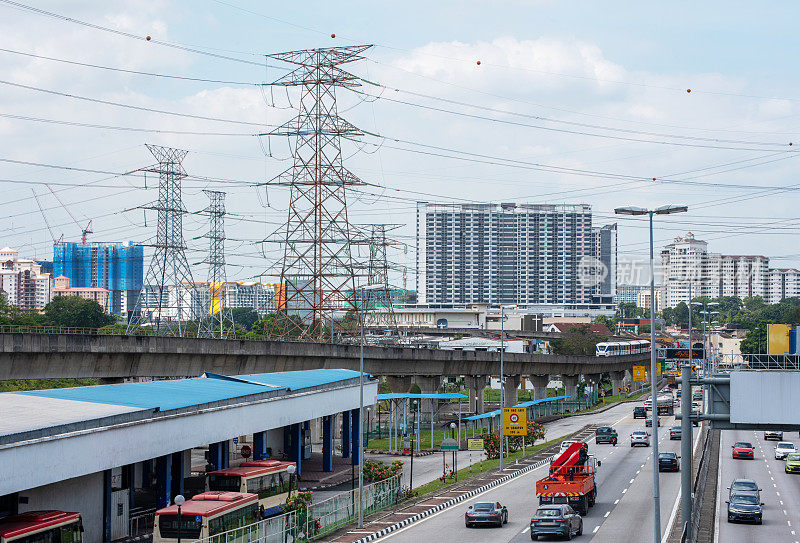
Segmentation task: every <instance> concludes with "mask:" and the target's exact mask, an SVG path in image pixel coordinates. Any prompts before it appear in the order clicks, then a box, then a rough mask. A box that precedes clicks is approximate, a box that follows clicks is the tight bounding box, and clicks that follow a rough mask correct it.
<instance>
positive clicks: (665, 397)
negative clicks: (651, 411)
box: [656, 393, 675, 416]
mask: <svg viewBox="0 0 800 543" xmlns="http://www.w3.org/2000/svg"><path fill="white" fill-rule="evenodd" d="M656 406H657V413H658V414H659V415H667V416H671V415H674V414H675V400H674V398H673V397H672V393H669V394H659V395H658V397H657V398H656Z"/></svg>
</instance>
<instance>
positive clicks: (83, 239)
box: [37, 183, 94, 245]
mask: <svg viewBox="0 0 800 543" xmlns="http://www.w3.org/2000/svg"><path fill="white" fill-rule="evenodd" d="M44 186H45V187H47V189H48V190H49V191H50V192H51V193H52V195H53V196H55V198H56V200H58V203H59V204H61V207H63V208H64V211H66V212H67V214H68V215H69V216H70V218H71V219H72V222H74V223H75V224H76V225H78V228H80V229H81V243H82V244H84V245H85V244H86V237H87V235H88V234H93V233H94V232H93V231H92V220H91V219H89V222H88V223H86V226H81V224H80V223H79V222H78V220H77V219H76V218H75V216H74V215H73V214H72V213H71V212H70V210H69V208H68V207H67V206H65V205H64V202H62V201H61V198H59V197H58V194H56V191H54V190H53V189H52V188H51V187H50V185H48V184H46V183H45V185H44ZM37 203H38V200H37ZM41 208H42V206H39V209H40V210H41ZM42 215H44V212H42ZM46 222H47V219H45V223H46ZM51 236H52V233H51ZM53 241H55V239H54V240H53Z"/></svg>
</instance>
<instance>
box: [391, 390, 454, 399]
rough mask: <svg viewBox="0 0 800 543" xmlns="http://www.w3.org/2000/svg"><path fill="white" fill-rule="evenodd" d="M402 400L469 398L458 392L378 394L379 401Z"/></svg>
mask: <svg viewBox="0 0 800 543" xmlns="http://www.w3.org/2000/svg"><path fill="white" fill-rule="evenodd" d="M402 398H411V399H415V398H420V399H428V400H430V399H438V400H464V399H466V398H467V396H464V395H463V394H459V393H457V392H443V393H441V394H402V393H395V392H392V393H390V394H378V400H398V399H402Z"/></svg>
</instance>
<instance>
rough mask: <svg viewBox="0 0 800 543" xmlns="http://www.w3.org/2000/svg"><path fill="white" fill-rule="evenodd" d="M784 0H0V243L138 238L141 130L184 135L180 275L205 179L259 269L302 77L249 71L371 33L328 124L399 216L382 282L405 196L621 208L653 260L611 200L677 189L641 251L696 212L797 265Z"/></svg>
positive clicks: (29, 252)
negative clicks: (87, 230) (280, 130)
mask: <svg viewBox="0 0 800 543" xmlns="http://www.w3.org/2000/svg"><path fill="white" fill-rule="evenodd" d="M798 12H800V5H797V4H796V3H792V2H773V3H770V4H769V5H767V6H763V5H755V4H752V3H745V2H725V3H723V2H704V3H702V4H697V3H690V2H680V1H679V2H672V3H670V4H668V5H658V4H652V3H630V2H625V3H622V2H613V1H612V2H602V3H599V2H589V1H585V2H581V1H576V2H553V1H547V0H541V1H537V0H529V1H516V0H497V1H484V2H477V1H475V2H471V1H461V2H452V1H447V0H440V1H439V2H433V3H431V2H416V1H406V2H402V3H401V2H393V1H385V2H359V1H345V0H343V1H340V2H315V1H307V2H293V3H288V2H248V1H245V0H194V1H191V2H189V1H178V0H154V1H148V2H142V1H133V0H119V1H115V2H97V1H90V0H74V1H71V2H69V3H64V2H56V1H51V0H46V1H40V2H33V0H25V1H24V2H17V1H11V0H0V32H1V34H0V35H2V36H3V37H2V38H0V74H2V75H0V104H2V107H0V142H2V151H0V172H2V173H0V188H2V190H3V198H2V200H0V209H2V211H3V212H4V216H5V220H4V221H3V224H4V227H3V229H2V232H3V233H2V239H0V245H3V246H5V245H8V246H11V247H15V248H18V249H19V250H20V252H21V253H22V256H25V257H36V258H41V259H45V258H52V243H53V239H62V236H63V239H64V240H66V241H76V240H78V239H79V238H80V233H81V230H82V229H83V228H84V227H85V226H86V224H87V223H88V221H90V220H91V223H92V224H91V229H92V230H93V233H91V234H89V240H90V241H128V240H129V241H133V242H136V243H145V244H148V243H153V241H154V236H155V225H156V214H155V211H153V210H151V209H150V210H148V209H147V208H148V207H152V205H153V202H154V201H155V200H156V198H157V187H158V186H157V178H156V175H155V174H153V173H149V174H145V173H143V172H142V171H141V169H142V168H147V167H148V166H150V165H152V164H153V163H154V159H153V157H152V155H151V154H150V153H149V152H148V150H147V148H146V147H145V144H146V143H151V144H156V145H165V146H171V147H176V148H180V149H185V150H187V151H188V154H187V156H186V158H185V160H184V162H183V164H184V167H185V169H186V170H187V172H188V174H189V177H188V178H186V179H184V180H183V200H184V204H185V206H186V208H187V211H188V213H187V215H185V217H184V236H185V238H186V242H187V245H188V247H189V249H188V259H189V262H190V263H191V264H192V266H191V267H192V270H193V273H194V274H195V279H196V280H204V279H205V275H206V273H207V268H206V267H205V264H204V263H203V261H204V260H205V259H206V257H207V247H208V240H207V239H206V238H204V237H203V236H204V235H205V234H206V232H207V230H208V217H207V216H206V215H204V214H203V213H202V212H203V210H204V209H205V208H206V206H207V205H208V199H207V197H206V196H205V194H204V193H203V190H204V189H210V190H223V191H225V192H226V193H227V199H226V204H227V210H228V212H229V215H228V216H227V217H226V235H227V237H228V238H229V239H228V240H227V242H226V258H227V275H228V278H229V279H236V280H242V281H252V280H265V281H272V280H274V279H275V275H276V274H277V273H279V271H280V261H281V254H282V246H281V244H280V239H281V227H282V225H283V223H284V222H285V220H286V217H287V205H288V191H287V189H286V188H285V187H280V186H270V185H269V184H267V185H264V183H265V182H268V181H270V180H272V179H273V178H274V177H275V176H277V175H278V174H280V173H281V172H282V171H284V170H286V168H288V167H289V166H290V165H291V147H290V142H289V140H288V139H287V138H285V137H281V136H270V137H260V136H257V135H256V134H262V133H264V132H268V131H270V130H271V129H273V128H274V127H275V126H278V125H280V124H282V123H284V122H286V121H288V120H289V119H291V118H292V117H293V116H294V114H295V111H296V109H295V108H296V107H297V105H298V95H297V94H296V93H295V90H294V89H293V90H289V91H287V89H285V88H284V87H276V86H263V85H261V84H263V83H267V82H272V81H274V80H276V79H278V78H280V77H281V76H283V75H285V74H286V73H287V72H288V70H289V68H288V67H287V66H286V65H284V64H282V63H281V62H279V61H277V60H274V59H269V61H267V60H266V57H265V55H266V54H270V53H278V52H283V51H292V50H297V49H307V48H316V47H336V46H344V45H355V44H371V45H373V47H371V48H370V49H368V50H367V51H366V52H365V53H364V56H365V58H364V59H363V60H361V61H359V62H354V63H352V64H349V65H347V69H348V70H350V71H351V72H352V73H354V74H356V75H358V76H360V77H362V78H363V79H364V80H366V81H368V83H364V84H363V85H362V86H361V87H358V88H356V89H354V90H340V91H338V94H337V104H338V110H339V114H340V115H341V116H342V117H344V118H346V119H347V120H348V121H350V122H351V123H353V124H354V125H356V126H358V127H360V128H361V129H362V130H364V131H365V135H364V136H362V137H360V138H359V141H346V142H344V143H343V146H342V155H343V157H344V160H345V165H346V167H347V168H348V169H350V170H351V171H353V172H354V173H355V174H356V175H358V176H359V177H360V178H361V179H362V180H364V181H365V182H367V183H368V185H364V186H363V187H357V188H355V189H354V190H352V191H351V192H350V193H349V194H348V211H349V218H350V221H351V222H352V223H353V224H358V225H367V224H370V223H376V222H380V223H391V224H399V225H402V226H400V227H399V228H397V229H396V230H394V231H393V232H392V234H393V235H394V237H395V238H396V240H397V243H396V244H395V245H394V246H393V247H392V248H391V249H390V251H389V259H390V260H391V261H392V262H393V263H394V264H395V265H396V271H395V272H394V274H393V275H394V279H393V282H395V283H397V284H399V283H400V281H401V278H400V274H401V272H400V270H402V268H403V267H405V268H406V276H407V279H408V286H409V288H414V244H415V235H414V225H415V221H416V216H415V208H416V206H415V202H416V201H418V200H426V201H437V202H438V201H452V202H484V203H485V202H519V203H585V204H591V205H592V209H593V212H594V219H593V220H594V222H595V224H596V225H602V224H607V223H610V222H614V221H616V222H618V223H619V232H620V233H619V254H620V258H621V259H623V260H624V259H629V260H642V259H646V258H647V255H648V231H647V225H646V223H645V222H644V221H642V220H640V219H636V218H634V219H632V218H623V217H615V216H614V214H613V210H614V208H615V207H619V206H622V205H637V206H645V207H655V206H660V205H664V204H685V205H688V206H689V212H688V213H686V214H682V215H675V216H669V217H661V218H658V219H657V222H656V226H655V239H656V251H658V250H659V248H660V247H662V246H663V245H665V244H666V243H668V242H670V241H671V240H672V239H673V238H675V237H676V236H680V235H683V234H685V233H686V232H688V231H691V232H693V233H694V235H695V237H696V238H699V239H704V240H706V241H708V242H709V250H710V251H713V252H720V253H723V254H762V255H765V256H768V257H770V258H771V264H772V266H773V267H790V266H798V265H800V251H798V250H797V249H796V245H797V242H796V240H797V234H798V223H799V222H800V216H798V213H797V211H796V210H797V207H798V206H797V204H798V191H799V190H800V180H797V179H796V175H795V171H796V161H795V160H794V159H795V157H796V156H797V155H796V153H797V152H798V146H800V138H798V137H797V135H798V134H797V133H798V130H797V128H798V126H797V125H798V120H799V119H798V114H800V96H798V95H796V94H795V92H796V91H797V89H798V86H799V85H800V75H798V72H797V71H796V70H794V69H792V66H794V65H795V63H796V60H795V58H794V57H795V54H796V53H795V52H796V50H797V45H798V43H797V42H798V37H797V32H796V29H795V28H794V26H795V25H796V23H795V21H796V20H797V19H798V15H800V13H798ZM147 36H150V37H151V40H149V41H148V40H147V39H146V37H147ZM31 55H36V56H31ZM42 57H48V58H42ZM53 59H58V60H53ZM64 61H69V62H64ZM87 65H91V66H87ZM101 67H102V68H101ZM109 68H110V69H109ZM133 72H147V73H148V74H150V75H146V74H141V73H133ZM153 74H155V75H153ZM166 76H169V77H166ZM56 93H59V94H56ZM115 104H116V105H115ZM790 143H792V145H790ZM129 172H133V173H129ZM126 174H127V175H126ZM34 194H35V195H36V196H34ZM37 198H38V202H37ZM62 203H63V206H62ZM65 207H66V208H68V210H69V211H67V210H65ZM40 208H41V209H40ZM70 214H71V215H70ZM45 217H46V221H45ZM73 217H74V219H73ZM46 223H47V224H46ZM265 240H266V241H265Z"/></svg>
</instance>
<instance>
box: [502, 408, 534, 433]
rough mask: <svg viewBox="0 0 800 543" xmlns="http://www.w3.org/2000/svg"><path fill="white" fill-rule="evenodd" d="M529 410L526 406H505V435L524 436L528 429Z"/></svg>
mask: <svg viewBox="0 0 800 543" xmlns="http://www.w3.org/2000/svg"><path fill="white" fill-rule="evenodd" d="M527 428H528V410H527V409H525V408H524V407H504V408H503V435H504V436H524V435H527V433H528V431H527Z"/></svg>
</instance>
